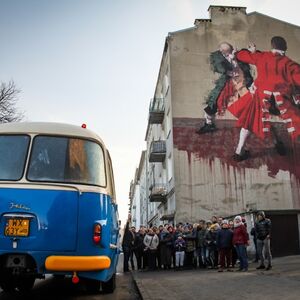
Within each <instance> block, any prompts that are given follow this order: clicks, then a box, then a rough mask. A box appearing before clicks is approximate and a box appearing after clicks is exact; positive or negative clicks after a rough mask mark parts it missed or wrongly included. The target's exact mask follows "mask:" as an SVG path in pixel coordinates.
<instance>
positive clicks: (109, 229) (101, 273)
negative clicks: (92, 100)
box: [0, 122, 119, 292]
mask: <svg viewBox="0 0 300 300" xmlns="http://www.w3.org/2000/svg"><path fill="white" fill-rule="evenodd" d="M118 238H119V224H118V212H117V204H116V199H115V188H114V177H113V169H112V162H111V159H110V155H109V152H108V150H107V149H106V148H105V145H104V143H103V142H102V140H101V139H100V138H99V137H98V136H97V135H96V134H95V133H94V132H92V131H90V130H88V129H86V126H85V125H82V126H74V125H68V124H59V123H34V122H32V123H30V122H29V123H7V124H1V125H0V286H1V288H2V289H3V290H4V291H6V292H10V291H14V290H15V289H17V290H19V291H27V290H30V289H31V288H32V287H33V285H34V282H35V279H36V278H44V277H45V275H46V274H53V275H56V276H68V277H71V278H72V281H73V282H74V283H77V282H78V281H79V279H80V278H82V279H84V281H85V282H86V284H87V288H88V289H89V290H91V291H98V290H100V289H101V287H102V290H103V291H104V292H113V290H114V288H115V280H116V278H115V273H116V265H117V261H118V247H117V244H118Z"/></svg>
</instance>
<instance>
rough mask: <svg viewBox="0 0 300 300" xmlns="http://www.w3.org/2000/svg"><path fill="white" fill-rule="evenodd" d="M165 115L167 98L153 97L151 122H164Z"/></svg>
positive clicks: (150, 111)
mask: <svg viewBox="0 0 300 300" xmlns="http://www.w3.org/2000/svg"><path fill="white" fill-rule="evenodd" d="M164 116H165V99H164V98H153V99H151V101H150V106H149V123H150V124H162V122H163V120H164Z"/></svg>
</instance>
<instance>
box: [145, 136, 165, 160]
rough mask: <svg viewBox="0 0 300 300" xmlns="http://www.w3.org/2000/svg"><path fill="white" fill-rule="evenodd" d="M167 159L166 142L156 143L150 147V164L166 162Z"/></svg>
mask: <svg viewBox="0 0 300 300" xmlns="http://www.w3.org/2000/svg"><path fill="white" fill-rule="evenodd" d="M165 158H166V141H154V142H152V143H151V146H150V156H149V162H164V161H165Z"/></svg>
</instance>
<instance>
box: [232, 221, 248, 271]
mask: <svg viewBox="0 0 300 300" xmlns="http://www.w3.org/2000/svg"><path fill="white" fill-rule="evenodd" d="M233 222H234V229H233V239H232V243H233V245H234V246H235V248H236V252H237V255H238V258H239V260H240V268H239V271H243V272H247V271H248V258H247V246H248V245H249V235H248V232H247V229H246V227H245V225H244V224H243V222H242V217H241V216H236V217H235V218H234V221H233Z"/></svg>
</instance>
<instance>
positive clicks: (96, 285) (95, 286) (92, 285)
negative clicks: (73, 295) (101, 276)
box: [85, 279, 101, 294]
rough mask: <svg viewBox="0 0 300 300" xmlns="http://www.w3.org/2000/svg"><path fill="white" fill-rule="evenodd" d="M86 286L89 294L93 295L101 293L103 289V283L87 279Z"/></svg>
mask: <svg viewBox="0 0 300 300" xmlns="http://www.w3.org/2000/svg"><path fill="white" fill-rule="evenodd" d="M85 286H86V290H87V291H88V292H89V293H93V294H95V293H99V291H100V287H101V281H99V280H94V279H87V280H86V284H85Z"/></svg>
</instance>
